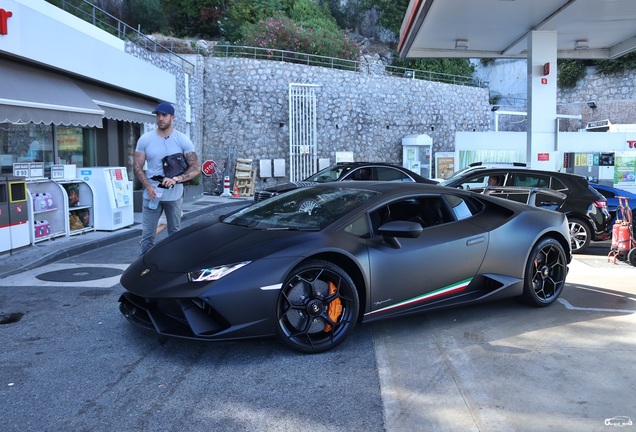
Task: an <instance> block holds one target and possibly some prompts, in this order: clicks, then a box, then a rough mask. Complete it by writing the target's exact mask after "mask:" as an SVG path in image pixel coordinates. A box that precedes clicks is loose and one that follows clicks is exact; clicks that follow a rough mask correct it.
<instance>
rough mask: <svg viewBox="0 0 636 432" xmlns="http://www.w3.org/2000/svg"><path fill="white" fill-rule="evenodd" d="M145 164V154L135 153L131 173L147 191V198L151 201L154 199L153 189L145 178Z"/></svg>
mask: <svg viewBox="0 0 636 432" xmlns="http://www.w3.org/2000/svg"><path fill="white" fill-rule="evenodd" d="M145 162H146V153H143V152H135V161H134V163H133V172H134V173H135V177H137V180H139V182H140V183H141V184H142V186H143V187H144V188H145V189H146V190H147V191H148V198H150V199H151V200H153V199H155V198H156V195H155V188H154V187H153V186H152V183H150V180H148V177H146V173H145V171H144V163H145Z"/></svg>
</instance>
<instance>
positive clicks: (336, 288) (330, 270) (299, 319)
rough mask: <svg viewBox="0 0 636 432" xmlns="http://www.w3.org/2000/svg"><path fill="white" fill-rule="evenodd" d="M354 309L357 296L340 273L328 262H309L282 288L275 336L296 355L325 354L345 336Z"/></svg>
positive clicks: (351, 325) (354, 316) (353, 318)
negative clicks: (293, 350)
mask: <svg viewBox="0 0 636 432" xmlns="http://www.w3.org/2000/svg"><path fill="white" fill-rule="evenodd" d="M358 309H359V300H358V292H357V291H356V287H355V285H354V283H353V281H352V280H351V278H350V277H349V275H348V274H347V273H346V272H345V271H344V270H343V269H341V268H340V267H338V266H337V265H335V264H333V263H331V262H328V261H322V260H313V261H309V262H307V263H305V264H301V265H300V266H298V267H297V268H295V269H294V270H293V271H292V272H291V274H290V276H289V278H288V279H287V281H286V282H285V284H284V285H283V288H282V290H281V293H280V296H279V298H278V306H277V312H276V315H277V319H278V326H277V332H278V336H279V338H280V340H281V341H282V342H283V343H284V344H286V345H288V346H290V347H291V348H294V349H295V350H298V351H302V352H305V353H319V352H323V351H327V350H329V349H331V348H334V347H336V346H337V345H339V344H340V343H342V341H344V340H345V339H346V338H347V336H349V333H350V332H351V330H353V328H354V327H355V324H356V320H357V317H358Z"/></svg>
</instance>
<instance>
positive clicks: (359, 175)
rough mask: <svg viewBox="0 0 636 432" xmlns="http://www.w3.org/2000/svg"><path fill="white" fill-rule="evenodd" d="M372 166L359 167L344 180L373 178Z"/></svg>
mask: <svg viewBox="0 0 636 432" xmlns="http://www.w3.org/2000/svg"><path fill="white" fill-rule="evenodd" d="M371 179H372V177H371V168H358V169H356V170H354V171H353V172H352V173H350V174H349V175H348V176H346V177H345V178H344V179H343V180H371Z"/></svg>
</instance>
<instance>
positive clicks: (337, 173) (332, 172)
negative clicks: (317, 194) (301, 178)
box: [305, 165, 353, 183]
mask: <svg viewBox="0 0 636 432" xmlns="http://www.w3.org/2000/svg"><path fill="white" fill-rule="evenodd" d="M352 169H353V167H351V166H349V165H333V166H330V167H328V168H325V169H324V170H322V171H318V172H317V173H316V174H314V175H312V176H311V177H307V178H306V179H305V181H310V182H317V183H327V182H333V181H337V180H339V179H341V178H342V177H344V176H345V175H346V174H347V173H348V172H349V171H351V170H352Z"/></svg>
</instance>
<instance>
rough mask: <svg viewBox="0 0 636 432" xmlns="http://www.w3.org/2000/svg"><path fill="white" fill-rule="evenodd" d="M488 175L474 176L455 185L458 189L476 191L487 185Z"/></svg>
mask: <svg viewBox="0 0 636 432" xmlns="http://www.w3.org/2000/svg"><path fill="white" fill-rule="evenodd" d="M488 177H489V176H488V175H484V174H476V175H474V176H471V177H468V178H466V179H464V180H463V181H462V182H461V183H460V184H458V185H457V187H458V188H460V189H478V188H484V187H486V185H487V184H488Z"/></svg>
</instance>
